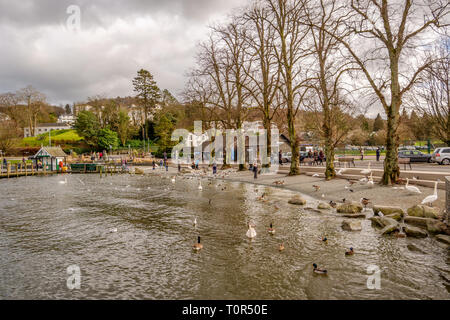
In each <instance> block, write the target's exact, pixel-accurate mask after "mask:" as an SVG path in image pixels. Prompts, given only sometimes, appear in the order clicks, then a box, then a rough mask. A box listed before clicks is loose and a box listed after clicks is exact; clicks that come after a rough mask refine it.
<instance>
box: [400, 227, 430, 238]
mask: <svg viewBox="0 0 450 320" xmlns="http://www.w3.org/2000/svg"><path fill="white" fill-rule="evenodd" d="M404 231H405V233H406V235H407V236H408V237H416V238H426V237H428V234H427V233H426V232H425V231H424V230H423V229H421V228H417V227H413V226H405V228H404Z"/></svg>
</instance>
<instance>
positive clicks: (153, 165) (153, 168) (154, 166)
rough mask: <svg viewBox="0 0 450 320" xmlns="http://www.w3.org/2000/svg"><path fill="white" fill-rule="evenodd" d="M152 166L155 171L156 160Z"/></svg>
mask: <svg viewBox="0 0 450 320" xmlns="http://www.w3.org/2000/svg"><path fill="white" fill-rule="evenodd" d="M152 166H153V170H155V168H156V162H155V160H153V161H152Z"/></svg>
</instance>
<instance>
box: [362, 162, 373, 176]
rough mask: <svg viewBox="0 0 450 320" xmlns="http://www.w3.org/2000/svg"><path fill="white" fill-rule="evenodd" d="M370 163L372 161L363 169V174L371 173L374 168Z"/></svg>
mask: <svg viewBox="0 0 450 320" xmlns="http://www.w3.org/2000/svg"><path fill="white" fill-rule="evenodd" d="M370 164H371V162H369V165H368V166H367V169H364V170H361V173H362V174H369V173H371V172H372V170H370Z"/></svg>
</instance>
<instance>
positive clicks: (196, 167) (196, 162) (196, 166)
mask: <svg viewBox="0 0 450 320" xmlns="http://www.w3.org/2000/svg"><path fill="white" fill-rule="evenodd" d="M199 162H200V161H199V160H198V159H196V160H195V170H198V163H199Z"/></svg>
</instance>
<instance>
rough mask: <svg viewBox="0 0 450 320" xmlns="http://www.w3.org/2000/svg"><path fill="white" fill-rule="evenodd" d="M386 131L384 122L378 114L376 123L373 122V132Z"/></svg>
mask: <svg viewBox="0 0 450 320" xmlns="http://www.w3.org/2000/svg"><path fill="white" fill-rule="evenodd" d="M382 129H384V122H383V119H382V118H381V115H380V114H377V117H376V118H375V121H374V122H373V131H374V132H377V131H380V130H382Z"/></svg>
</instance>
